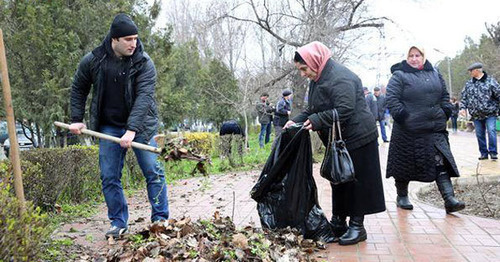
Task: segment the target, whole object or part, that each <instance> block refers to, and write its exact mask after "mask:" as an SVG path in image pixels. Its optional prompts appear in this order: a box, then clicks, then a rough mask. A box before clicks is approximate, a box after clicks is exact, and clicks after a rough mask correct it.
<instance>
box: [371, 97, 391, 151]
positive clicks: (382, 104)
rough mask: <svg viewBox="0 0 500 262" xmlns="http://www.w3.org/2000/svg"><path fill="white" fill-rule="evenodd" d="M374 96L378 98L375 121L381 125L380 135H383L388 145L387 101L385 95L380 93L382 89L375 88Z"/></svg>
mask: <svg viewBox="0 0 500 262" xmlns="http://www.w3.org/2000/svg"><path fill="white" fill-rule="evenodd" d="M373 95H374V96H375V97H376V98H377V110H378V112H377V116H376V118H375V120H377V121H378V123H379V125H380V134H381V135H382V140H383V141H384V142H385V143H388V142H389V140H388V139H387V134H386V132H385V111H386V109H387V99H386V97H385V95H384V94H382V93H381V92H380V88H378V87H375V88H374V89H373Z"/></svg>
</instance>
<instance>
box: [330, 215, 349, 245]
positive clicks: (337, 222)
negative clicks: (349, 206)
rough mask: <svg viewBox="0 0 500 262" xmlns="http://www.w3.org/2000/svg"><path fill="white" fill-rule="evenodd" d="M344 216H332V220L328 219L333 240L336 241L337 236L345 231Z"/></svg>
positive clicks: (337, 239)
mask: <svg viewBox="0 0 500 262" xmlns="http://www.w3.org/2000/svg"><path fill="white" fill-rule="evenodd" d="M345 219H346V217H345V216H344V217H341V216H332V221H330V226H331V228H332V231H333V234H334V235H335V239H334V240H333V242H338V241H339V238H340V237H341V236H342V235H344V234H345V232H346V231H347V223H346V222H345Z"/></svg>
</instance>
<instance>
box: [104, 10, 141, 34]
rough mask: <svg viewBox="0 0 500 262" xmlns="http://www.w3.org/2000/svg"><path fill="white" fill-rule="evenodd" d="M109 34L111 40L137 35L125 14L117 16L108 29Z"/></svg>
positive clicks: (130, 20)
mask: <svg viewBox="0 0 500 262" xmlns="http://www.w3.org/2000/svg"><path fill="white" fill-rule="evenodd" d="M109 33H110V35H111V38H120V37H123V36H128V35H137V26H136V25H135V23H134V21H132V19H130V17H128V16H127V15H126V14H118V15H117V16H115V19H114V20H113V23H112V24H111V27H110V28H109Z"/></svg>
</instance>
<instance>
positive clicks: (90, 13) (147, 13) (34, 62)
mask: <svg viewBox="0 0 500 262" xmlns="http://www.w3.org/2000/svg"><path fill="white" fill-rule="evenodd" d="M96 6H98V8H96ZM158 8H159V5H158V3H157V2H154V3H153V5H152V6H148V5H147V4H146V1H145V0H136V1H127V0H113V1H104V0H93V1H85V0H75V1H64V0H53V1H9V0H3V1H1V2H0V27H1V28H2V29H3V32H4V39H5V45H6V49H7V50H6V53H7V59H8V66H9V73H10V81H11V85H12V96H13V104H14V108H15V114H16V118H17V119H18V120H22V122H24V123H25V124H26V125H25V126H27V127H28V128H34V129H36V132H31V133H32V134H38V135H39V136H40V137H38V142H39V143H38V144H40V145H41V146H43V145H44V144H43V143H40V141H42V139H41V136H43V137H44V140H43V141H45V145H46V146H47V145H49V144H50V142H51V141H52V142H54V139H53V138H54V134H53V130H54V128H53V126H52V123H53V121H55V120H58V121H67V120H68V119H69V91H70V86H71V81H72V77H73V75H74V72H75V70H76V66H77V65H78V62H79V60H80V59H81V58H82V57H83V56H84V55H85V53H87V52H89V51H91V50H92V49H93V48H95V47H96V46H98V45H99V44H100V42H101V41H102V40H103V39H104V37H105V36H106V34H107V32H108V30H109V25H110V23H111V21H112V20H113V17H114V16H115V15H116V14H117V13H119V12H125V13H128V14H131V16H132V17H133V18H134V20H135V21H136V23H137V25H138V26H139V28H140V30H141V39H144V42H146V49H147V46H148V44H147V42H148V41H149V40H150V39H151V41H153V40H154V39H155V38H154V37H151V34H152V27H153V25H154V22H155V19H156V16H157V14H158ZM166 36H168V35H165V37H166ZM156 39H158V37H157V38H156ZM167 51H168V50H167ZM165 54H166V52H162V54H161V55H165ZM158 55H160V54H158Z"/></svg>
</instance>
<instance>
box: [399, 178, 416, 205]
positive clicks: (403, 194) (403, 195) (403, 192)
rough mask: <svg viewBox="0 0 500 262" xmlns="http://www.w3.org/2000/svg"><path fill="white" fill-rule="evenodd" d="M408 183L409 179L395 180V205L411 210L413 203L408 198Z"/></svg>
mask: <svg viewBox="0 0 500 262" xmlns="http://www.w3.org/2000/svg"><path fill="white" fill-rule="evenodd" d="M408 183H409V181H396V191H397V193H398V196H397V198H396V205H397V206H398V207H400V208H402V209H406V210H412V209H413V205H412V204H411V202H410V198H408Z"/></svg>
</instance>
